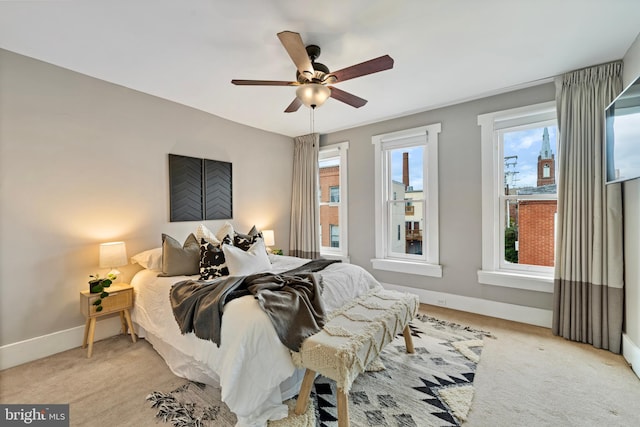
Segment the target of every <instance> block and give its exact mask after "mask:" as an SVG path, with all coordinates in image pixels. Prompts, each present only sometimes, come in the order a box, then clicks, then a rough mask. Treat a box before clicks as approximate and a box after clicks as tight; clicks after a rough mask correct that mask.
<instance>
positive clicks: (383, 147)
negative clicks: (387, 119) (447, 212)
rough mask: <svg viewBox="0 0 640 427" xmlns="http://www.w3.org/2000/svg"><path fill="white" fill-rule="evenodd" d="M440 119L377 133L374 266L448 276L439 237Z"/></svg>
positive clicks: (375, 142)
mask: <svg viewBox="0 0 640 427" xmlns="http://www.w3.org/2000/svg"><path fill="white" fill-rule="evenodd" d="M440 129H441V126H440V124H439V123H437V124H433V125H429V126H422V127H419V128H414V129H407V130H404V131H399V132H393V133H389V134H384V135H376V136H374V137H373V138H372V143H373V144H374V145H375V162H376V166H375V167H376V172H375V188H376V196H375V208H376V210H375V217H376V225H377V228H376V230H375V235H376V258H375V259H373V260H372V264H373V268H375V269H379V270H388V271H397V272H403V273H410V274H421V275H427V276H434V277H442V267H441V266H440V265H439V264H438V263H439V240H438V134H439V133H440Z"/></svg>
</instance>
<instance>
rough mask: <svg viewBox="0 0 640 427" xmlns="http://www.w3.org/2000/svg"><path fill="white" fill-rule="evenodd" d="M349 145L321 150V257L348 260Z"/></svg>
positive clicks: (340, 144)
mask: <svg viewBox="0 0 640 427" xmlns="http://www.w3.org/2000/svg"><path fill="white" fill-rule="evenodd" d="M348 149H349V143H348V142H341V143H338V144H331V145H325V146H322V147H320V152H319V155H318V169H319V179H318V183H319V189H318V197H319V200H320V254H321V255H323V256H326V257H338V258H341V259H344V260H348V255H349V252H348V245H347V150H348Z"/></svg>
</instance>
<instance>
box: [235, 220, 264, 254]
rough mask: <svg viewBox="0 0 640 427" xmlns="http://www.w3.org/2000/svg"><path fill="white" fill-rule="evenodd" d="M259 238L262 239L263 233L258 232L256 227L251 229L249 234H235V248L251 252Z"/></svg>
mask: <svg viewBox="0 0 640 427" xmlns="http://www.w3.org/2000/svg"><path fill="white" fill-rule="evenodd" d="M258 238H260V239H262V231H258V229H257V228H256V226H255V225H254V226H253V227H251V230H249V232H248V233H247V234H241V233H238V232H234V233H233V246H235V247H237V248H240V249H242V250H243V251H247V250H249V248H250V247H251V245H253V244H254V243H255V242H256V241H257V240H258Z"/></svg>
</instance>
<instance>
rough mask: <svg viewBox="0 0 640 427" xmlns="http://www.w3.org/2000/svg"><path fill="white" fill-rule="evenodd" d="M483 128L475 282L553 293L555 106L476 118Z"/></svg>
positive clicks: (555, 210)
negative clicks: (479, 241)
mask: <svg viewBox="0 0 640 427" xmlns="http://www.w3.org/2000/svg"><path fill="white" fill-rule="evenodd" d="M478 125H480V126H481V128H482V137H481V140H482V270H480V271H479V272H478V280H479V282H480V283H485V284H491V285H499V286H509V287H516V288H521V289H530V290H537V291H548V292H552V290H553V267H554V262H555V252H554V251H555V229H556V226H555V224H556V217H557V204H558V194H557V180H558V177H557V170H558V162H559V160H560V159H559V158H558V156H557V153H558V150H557V144H556V141H557V134H558V129H557V123H556V112H555V103H554V102H549V103H544V104H538V105H534V106H530V107H522V108H516V109H513V110H507V111H499V112H495V113H489V114H483V115H480V116H478Z"/></svg>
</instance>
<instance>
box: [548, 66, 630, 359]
mask: <svg viewBox="0 0 640 427" xmlns="http://www.w3.org/2000/svg"><path fill="white" fill-rule="evenodd" d="M621 74H622V63H621V62H619V61H618V62H614V63H608V64H604V65H599V66H595V67H591V68H588V69H582V70H578V71H574V72H571V73H567V74H565V75H563V76H561V77H559V78H558V79H556V88H557V96H556V102H557V112H558V127H559V131H560V132H559V134H560V138H559V148H558V151H559V154H560V168H559V174H560V176H559V182H558V224H557V239H556V267H555V280H554V295H553V305H554V307H553V333H554V334H555V335H560V336H562V337H565V338H567V339H570V340H573V341H579V342H584V343H589V344H592V345H593V346H594V347H596V348H603V349H608V350H610V351H612V352H614V353H620V351H621V342H622V320H623V307H624V289H623V286H624V278H623V267H624V265H623V253H622V250H623V249H622V248H623V241H622V238H623V234H622V195H621V189H620V184H611V185H607V186H605V184H604V181H605V179H604V178H605V171H606V169H605V163H604V153H605V147H604V135H605V119H604V109H605V108H606V106H607V105H608V104H609V103H610V102H611V101H613V99H614V98H615V97H616V96H617V95H618V94H619V93H620V91H621V90H622V79H621Z"/></svg>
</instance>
